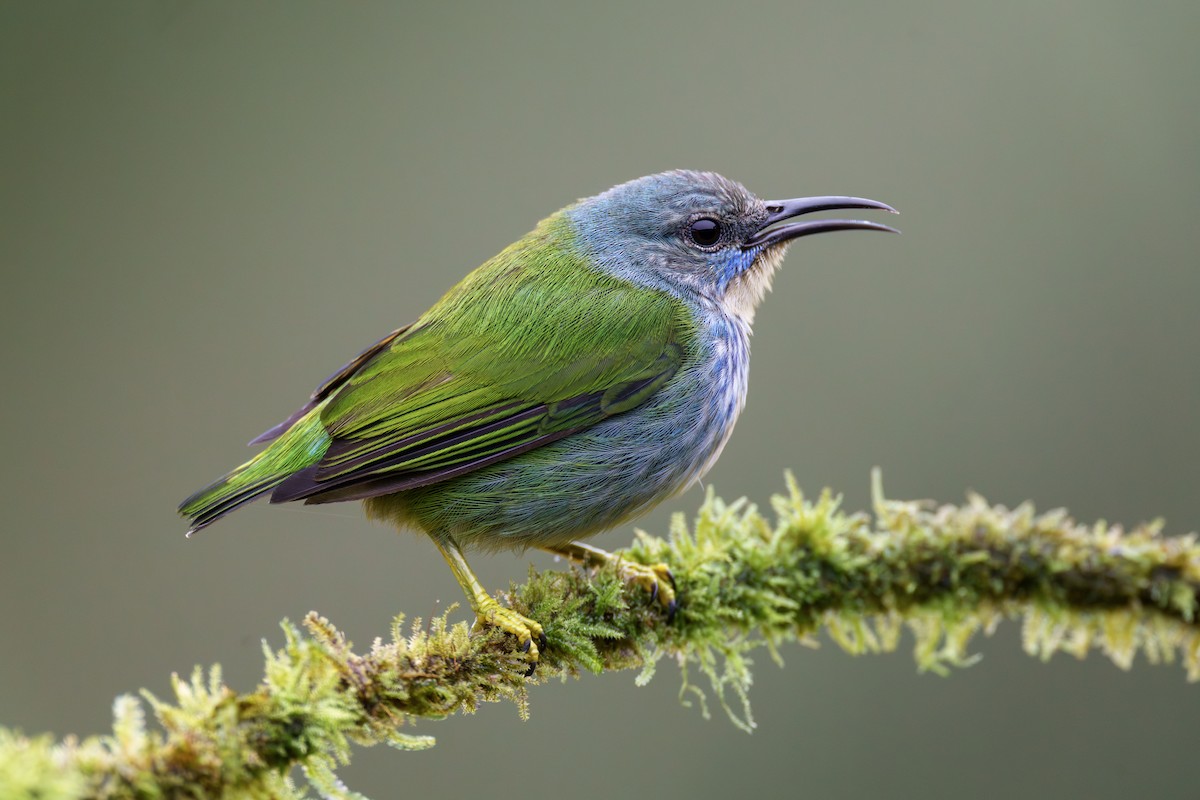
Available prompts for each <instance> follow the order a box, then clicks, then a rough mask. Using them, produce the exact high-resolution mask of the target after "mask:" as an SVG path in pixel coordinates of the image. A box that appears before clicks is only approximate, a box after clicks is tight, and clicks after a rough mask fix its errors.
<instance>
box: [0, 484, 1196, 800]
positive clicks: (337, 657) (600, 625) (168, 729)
mask: <svg viewBox="0 0 1200 800" xmlns="http://www.w3.org/2000/svg"><path fill="white" fill-rule="evenodd" d="M772 505H773V507H774V511H775V519H774V521H768V520H767V518H766V517H764V516H763V515H762V514H760V513H759V511H758V510H757V509H756V508H755V507H754V506H753V505H750V504H748V503H746V502H745V501H737V502H734V503H725V502H723V501H721V500H720V499H718V498H716V497H715V495H714V494H713V493H712V492H711V491H710V492H709V494H708V496H707V499H706V500H705V502H704V505H703V506H702V507H701V509H700V512H699V514H698V516H697V518H696V520H695V522H694V524H693V525H691V526H690V527H689V526H688V525H687V524H685V522H684V519H683V517H682V516H676V518H675V519H674V520H673V523H672V526H671V531H670V535H669V536H668V537H667V538H658V537H654V536H650V535H647V534H644V533H639V534H638V540H637V541H636V542H635V543H634V544H633V546H631V547H630V548H629V549H628V550H626V551H624V552H623V553H622V555H623V556H624V557H625V558H628V559H631V560H634V561H638V562H641V563H656V562H665V563H666V564H668V565H669V566H670V568H671V570H672V572H673V574H674V576H675V580H676V584H677V593H678V598H679V601H680V609H679V612H678V614H677V615H676V617H675V618H674V620H671V621H670V622H668V620H667V619H666V617H665V616H664V614H663V612H662V609H661V607H660V606H659V605H657V604H656V603H654V602H652V600H651V598H649V597H648V596H647V594H646V593H645V592H644V591H642V590H641V589H638V588H637V587H626V586H624V585H623V584H622V583H621V581H620V580H619V578H618V577H617V574H616V570H615V569H613V568H607V569H604V570H601V571H600V572H598V573H589V572H586V571H583V570H580V569H570V570H566V571H545V572H532V571H531V573H530V577H529V580H528V581H527V582H526V583H525V584H523V585H520V586H515V587H513V588H512V589H511V591H510V592H509V595H508V597H509V600H510V602H511V604H512V605H513V607H514V608H516V609H517V610H518V611H520V612H521V613H522V614H525V615H527V616H529V617H532V618H534V619H537V620H539V621H541V622H542V623H543V625H544V627H545V632H546V636H547V638H548V640H549V647H548V648H546V649H545V650H544V651H543V654H542V657H541V661H540V662H539V664H538V667H537V671H536V673H535V674H534V676H533V677H532V678H526V677H525V675H524V673H525V671H526V667H527V662H526V661H525V659H524V656H523V654H521V653H519V652H517V651H516V650H515V647H514V642H513V641H512V640H511V639H510V638H507V637H505V636H504V635H503V634H501V633H498V632H496V631H495V630H492V629H487V630H485V631H484V632H482V633H480V634H479V635H471V634H470V632H469V629H468V627H467V623H465V622H458V623H454V624H451V623H450V622H449V618H448V617H449V614H450V612H447V614H446V615H442V616H440V617H437V618H434V619H432V620H430V621H429V622H427V623H425V622H423V621H421V620H419V619H418V620H414V621H413V622H412V623H410V624H406V623H405V621H404V619H403V618H402V617H397V618H396V620H395V621H394V622H393V625H392V630H391V633H390V636H389V637H387V640H384V639H383V638H379V639H376V640H375V641H374V642H373V643H372V645H371V646H370V647H369V648H368V649H366V650H365V651H362V652H357V651H355V650H354V648H353V647H352V646H351V643H350V642H348V641H347V640H346V638H345V637H344V636H343V635H342V634H341V633H340V632H339V631H338V630H337V629H336V628H335V627H334V625H333V624H332V623H331V622H329V621H328V620H326V619H324V618H322V617H320V616H319V615H317V614H316V613H310V614H309V615H308V616H307V617H306V618H305V620H304V626H303V628H304V629H303V630H301V629H300V628H298V627H296V626H295V625H292V624H290V623H288V622H286V621H285V622H284V623H283V631H284V642H283V646H282V647H281V648H278V649H276V648H273V647H272V646H270V645H268V644H267V643H266V642H264V645H263V650H264V655H265V659H266V668H265V675H264V679H263V682H262V683H261V684H260V685H259V686H258V688H257V689H255V690H254V691H252V692H249V693H246V694H238V693H236V692H235V691H234V690H232V689H230V688H229V687H228V686H226V685H225V684H224V682H223V681H222V678H221V671H220V668H219V667H213V668H211V669H209V670H208V671H207V672H205V671H204V670H202V669H200V668H197V669H196V671H195V672H194V673H193V674H192V676H191V677H190V678H189V679H187V680H183V679H180V678H178V677H176V678H175V679H174V681H173V686H174V693H175V698H174V699H173V700H171V701H166V700H160V699H159V698H156V697H153V696H152V695H150V694H149V693H147V692H143V693H142V695H143V697H144V698H145V701H146V702H145V704H143V703H142V702H139V701H138V700H137V699H135V698H133V697H129V696H124V697H121V698H118V699H117V701H116V703H115V706H114V714H115V717H116V721H115V724H114V730H113V733H112V734H110V735H106V736H95V737H90V738H88V739H85V740H83V741H79V740H77V739H75V738H73V737H72V738H68V739H66V740H64V741H62V742H54V741H52V740H51V739H50V738H49V737H39V738H26V737H24V736H21V735H19V734H16V733H12V732H8V731H4V730H3V729H0V797H4V798H31V799H32V798H35V797H36V798H39V800H57V799H58V798H103V799H104V800H111V799H116V798H143V797H218V796H222V797H246V798H296V797H301V796H303V795H304V791H303V790H302V789H301V788H299V787H296V786H295V785H294V784H293V783H292V780H291V777H290V773H291V771H292V768H293V767H296V766H299V767H300V768H301V769H302V770H303V772H304V775H305V777H306V779H307V781H308V783H309V784H311V785H312V787H313V788H314V789H316V790H317V792H319V793H320V794H321V795H322V796H325V797H357V796H358V795H356V794H354V793H353V792H351V791H350V790H348V789H346V788H345V787H344V786H343V785H342V784H341V782H340V781H339V780H338V778H337V777H336V775H335V773H334V769H335V768H336V767H337V766H339V765H340V764H344V763H346V762H347V761H348V760H349V758H350V754H351V745H352V743H358V744H363V745H372V744H378V743H381V742H383V743H387V744H390V745H392V746H394V747H397V748H400V749H413V748H423V747H428V746H431V745H432V744H433V740H432V739H431V738H429V737H427V736H419V735H413V734H412V733H410V732H409V731H408V730H407V729H408V727H409V726H410V725H411V724H412V723H414V722H416V721H418V720H423V719H438V718H441V717H444V716H447V715H449V714H453V713H456V712H460V711H465V712H473V711H474V710H475V709H476V708H477V707H478V706H479V704H480V703H484V702H495V701H499V700H511V701H513V702H514V703H516V705H517V707H518V708H519V709H520V712H521V714H522V715H524V714H526V713H527V690H528V688H529V687H530V686H531V685H535V684H537V683H541V682H544V681H546V680H549V679H551V678H555V677H560V676H564V675H572V676H574V675H578V674H580V673H581V672H584V671H587V672H603V671H608V670H616V669H630V668H639V669H640V670H641V673H640V675H639V676H638V679H637V680H638V682H639V683H641V682H644V681H646V680H649V678H650V676H651V675H652V674H653V672H654V668H655V666H656V664H657V663H658V662H659V661H660V660H661V659H662V658H663V657H664V656H668V657H670V658H672V659H673V660H675V661H676V662H677V663H679V664H680V666H681V668H682V670H683V675H684V678H683V680H684V688H685V693H686V695H687V696H689V697H696V698H698V699H699V701H700V703H701V705H702V709H703V713H707V709H706V708H703V707H704V706H705V705H706V704H707V699H706V698H707V697H708V696H709V695H710V694H711V695H712V697H713V698H714V699H715V700H716V702H717V703H718V704H720V705H721V706H722V707H723V708H724V709H725V711H726V712H727V713H728V714H729V716H730V718H731V719H732V720H733V721H734V722H735V724H737V725H739V726H740V727H743V728H746V729H750V728H752V727H753V725H754V722H753V719H752V717H751V714H750V705H749V701H748V694H747V692H748V688H749V685H750V672H749V669H748V663H749V662H748V659H747V653H748V652H749V651H750V650H752V649H754V648H756V647H760V646H766V647H767V648H768V649H769V650H770V651H771V652H772V653H773V654H775V653H776V651H777V648H778V646H779V645H780V644H782V643H784V642H787V641H792V640H811V639H812V637H814V636H815V635H816V634H818V633H819V632H820V631H821V630H822V629H824V630H826V631H827V632H828V634H829V637H830V638H831V639H832V640H833V641H834V642H836V643H837V644H838V645H840V646H841V647H842V648H844V649H845V650H847V651H849V652H851V653H855V654H858V653H870V652H884V651H889V650H893V649H895V648H896V647H897V645H898V643H899V641H900V638H901V633H902V631H903V629H904V628H908V629H909V630H911V631H912V633H913V634H914V639H915V654H916V659H917V663H918V665H919V667H920V668H921V669H928V670H934V671H937V672H943V671H945V670H946V669H947V668H949V667H952V666H955V665H962V664H966V663H969V662H970V661H971V655H970V652H969V649H968V646H969V643H970V641H971V639H972V637H973V636H974V635H975V634H976V633H977V632H980V631H984V632H990V631H991V630H992V629H993V628H994V627H995V625H996V624H997V623H998V622H999V621H1000V620H1002V619H1004V618H1020V619H1022V620H1023V622H1022V634H1023V642H1024V648H1025V650H1026V652H1028V653H1029V654H1031V655H1034V656H1038V657H1040V658H1043V659H1047V658H1049V657H1050V656H1051V655H1053V654H1054V653H1056V652H1058V651H1065V652H1068V653H1071V654H1074V655H1076V656H1078V657H1083V656H1084V655H1086V654H1087V652H1088V651H1090V650H1092V649H1098V650H1101V651H1102V652H1103V653H1104V654H1106V655H1107V656H1108V657H1109V658H1110V659H1112V661H1113V662H1114V663H1116V664H1117V665H1118V666H1119V667H1122V668H1128V667H1129V666H1130V665H1131V663H1132V661H1133V659H1134V656H1135V655H1136V653H1138V652H1139V651H1140V652H1142V653H1144V654H1145V656H1146V658H1147V659H1148V660H1149V661H1150V662H1151V663H1160V662H1164V661H1172V660H1173V659H1175V658H1176V657H1179V658H1180V660H1181V661H1182V663H1183V666H1184V668H1185V670H1186V672H1187V676H1188V679H1189V680H1193V681H1195V680H1200V620H1198V619H1197V615H1196V612H1197V605H1198V602H1200V547H1197V544H1196V537H1195V535H1188V536H1180V537H1174V538H1167V537H1163V536H1161V535H1160V529H1161V524H1160V523H1158V522H1154V523H1150V524H1148V525H1143V526H1140V527H1138V528H1136V529H1134V530H1132V531H1128V532H1125V531H1123V530H1122V529H1121V528H1120V527H1117V526H1108V525H1106V524H1104V523H1102V522H1101V523H1096V524H1095V525H1092V526H1083V525H1080V524H1078V523H1076V522H1074V521H1073V520H1072V519H1071V518H1070V517H1068V516H1067V514H1066V512H1064V511H1051V512H1048V513H1044V514H1041V515H1038V514H1035V513H1034V511H1033V508H1032V507H1031V506H1029V505H1027V504H1026V505H1021V506H1019V507H1017V508H1016V509H1012V510H1009V509H1006V508H1003V507H999V506H992V505H989V504H988V503H987V502H985V501H984V500H983V499H982V498H981V497H978V496H975V495H972V496H970V497H969V498H968V500H967V502H966V503H965V504H964V505H962V506H949V505H947V506H941V507H936V508H935V507H932V506H930V505H928V504H924V503H918V502H899V501H892V500H887V499H885V498H884V497H883V493H882V489H881V488H880V483H879V476H878V474H876V475H875V483H874V512H875V514H874V518H872V517H870V516H868V515H866V514H863V513H847V512H844V511H842V510H841V508H840V504H839V500H838V499H837V498H835V497H834V496H833V495H832V494H831V493H830V492H828V491H826V492H824V493H823V494H821V495H820V497H818V498H817V499H816V500H815V501H810V500H806V499H805V498H804V497H803V495H802V494H801V492H800V490H799V489H798V488H797V486H796V485H795V483H794V481H792V479H791V478H790V476H789V478H788V491H787V493H786V494H784V495H782V496H777V497H775V498H774V499H773V501H772ZM696 671H699V672H700V673H701V674H702V675H704V676H705V678H706V679H707V680H706V681H705V683H706V684H707V686H706V687H705V688H706V689H707V691H705V689H702V688H701V687H700V686H698V685H696V684H695V683H694V682H693V678H692V674H693V673H694V672H696ZM147 705H148V706H149V709H150V710H151V711H152V712H153V714H154V716H155V717H156V719H157V721H158V725H157V726H156V727H154V728H153V729H151V728H150V727H148V726H147V724H146V720H145V711H146V706H147Z"/></svg>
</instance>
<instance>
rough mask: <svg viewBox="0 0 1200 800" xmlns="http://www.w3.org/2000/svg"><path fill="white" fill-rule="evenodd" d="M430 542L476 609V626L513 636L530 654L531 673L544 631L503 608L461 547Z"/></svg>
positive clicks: (541, 643) (447, 542)
mask: <svg viewBox="0 0 1200 800" xmlns="http://www.w3.org/2000/svg"><path fill="white" fill-rule="evenodd" d="M433 541H434V544H436V545H437V547H438V550H440V551H442V558H444V559H446V563H447V564H449V565H450V571H451V572H453V573H454V577H455V578H456V579H457V580H458V585H459V586H461V587H462V589H463V591H464V592H465V593H466V595H467V599H468V600H470V602H471V608H472V609H473V610H474V611H475V625H476V626H477V627H481V626H484V625H491V626H493V627H496V628H499V629H500V630H502V631H505V632H507V633H511V634H512V635H513V636H516V637H517V641H518V642H520V644H521V649H523V650H524V651H525V652H526V653H528V654H529V660H530V661H531V662H532V663H531V664H530V666H529V672H528V673H527V674H530V675H532V674H533V669H534V667H536V666H537V662H538V645H539V644H540V645H541V646H542V647H545V646H546V634H545V632H544V631H543V630H542V626H541V625H539V624H538V623H537V622H535V621H534V620H531V619H530V618H529V617H526V616H523V615H521V614H518V613H517V612H516V611H513V610H512V609H511V608H505V607H504V606H502V605H500V603H499V602H498V601H497V600H496V598H494V597H492V596H491V595H490V594H488V593H487V592H486V591H485V590H484V588H483V585H482V584H480V583H479V579H478V578H476V577H475V573H474V572H472V571H471V566H470V565H469V564H468V563H467V559H466V558H465V557H464V556H463V554H462V550H461V549H459V547H458V545H457V544H456V543H455V542H454V541H453V540H451V539H444V540H439V539H434V540H433ZM535 640H536V641H535Z"/></svg>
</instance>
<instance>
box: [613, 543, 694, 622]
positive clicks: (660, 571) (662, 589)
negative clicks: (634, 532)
mask: <svg viewBox="0 0 1200 800" xmlns="http://www.w3.org/2000/svg"><path fill="white" fill-rule="evenodd" d="M617 574H618V575H620V576H621V580H623V581H625V582H626V583H636V584H637V585H638V586H642V587H644V588H645V589H646V591H648V592H650V600H651V601H653V600H654V599H655V598H658V602H659V603H661V604H662V607H663V608H665V609H666V610H667V622H670V621H671V620H672V619H674V617H675V612H676V611H677V610H678V609H679V603H678V602H676V600H675V576H674V575H672V574H671V570H670V569H669V568H668V567H667V565H666V564H638V563H637V562H634V561H626V560H625V559H623V558H618V561H617Z"/></svg>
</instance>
